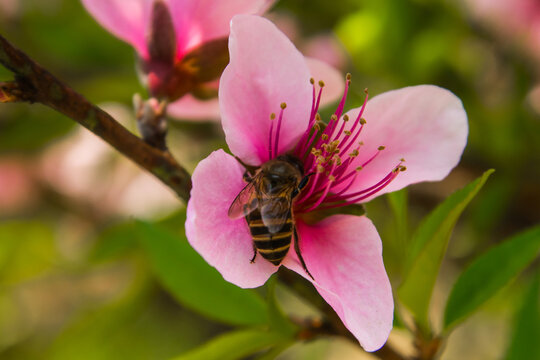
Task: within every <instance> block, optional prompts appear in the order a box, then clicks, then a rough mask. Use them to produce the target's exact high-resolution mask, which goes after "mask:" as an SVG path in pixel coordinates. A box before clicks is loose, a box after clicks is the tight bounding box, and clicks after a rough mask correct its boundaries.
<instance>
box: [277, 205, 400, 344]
mask: <svg viewBox="0 0 540 360" xmlns="http://www.w3.org/2000/svg"><path fill="white" fill-rule="evenodd" d="M297 228H298V234H299V237H300V248H301V253H302V257H303V258H304V260H305V262H306V265H307V268H308V270H309V271H310V272H311V274H312V275H313V277H314V278H315V281H313V280H312V279H311V278H310V277H309V276H307V274H306V273H305V271H304V270H303V269H302V267H301V265H300V264H299V262H298V260H297V257H296V254H295V253H294V251H291V252H289V254H290V255H288V256H287V258H286V259H285V261H284V263H283V264H284V265H285V266H287V267H288V268H290V269H292V270H294V271H296V272H297V273H299V274H300V275H302V276H304V277H305V278H306V279H308V280H310V281H312V282H313V285H315V288H316V289H317V291H318V292H319V293H320V294H321V296H322V297H323V298H324V299H325V300H326V301H327V302H328V304H330V305H331V306H332V308H334V310H335V311H336V313H337V314H338V315H339V317H340V318H341V320H342V321H343V323H344V324H345V326H346V327H347V329H349V330H350V331H351V333H352V334H353V335H354V336H355V337H356V338H357V339H358V341H359V342H360V344H361V345H362V347H363V348H364V349H365V350H366V351H375V350H377V349H379V348H380V347H381V346H382V345H384V343H385V342H386V340H387V338H388V335H389V334H390V330H391V329H392V320H393V315H394V303H393V300H392V289H391V287H390V282H389V280H388V276H387V275H386V271H385V269H384V264H383V258H382V243H381V239H380V237H379V234H378V233H377V230H376V229H375V226H374V225H373V223H372V222H371V221H370V220H369V219H368V218H367V217H365V216H352V215H334V216H331V217H328V218H326V219H324V220H322V221H321V222H319V223H316V224H314V225H307V224H305V223H304V222H302V221H297Z"/></svg>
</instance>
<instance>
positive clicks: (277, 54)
mask: <svg viewBox="0 0 540 360" xmlns="http://www.w3.org/2000/svg"><path fill="white" fill-rule="evenodd" d="M229 52H230V59H231V60H230V63H229V65H228V66H227V68H226V69H225V71H224V72H223V75H222V77H221V82H220V87H219V104H220V110H221V116H222V124H223V130H224V131H225V135H226V140H227V144H228V145H229V148H230V149H231V151H232V153H233V154H234V155H236V156H238V157H239V158H240V159H242V160H243V161H244V162H246V163H248V164H250V165H259V164H261V163H263V162H265V161H267V160H268V158H269V156H268V147H269V140H268V139H269V132H270V124H271V121H274V122H275V124H274V125H276V124H277V118H276V120H270V114H271V113H275V114H276V115H278V117H279V113H280V110H281V109H280V104H281V103H282V102H285V103H286V104H287V108H286V109H285V110H284V117H283V123H282V126H281V131H280V134H279V149H278V153H279V154H281V153H283V152H286V151H288V150H290V149H291V148H292V147H293V146H294V144H295V143H296V142H297V141H298V138H299V137H300V136H301V135H302V134H303V133H304V131H305V130H306V128H307V125H308V122H309V116H310V111H311V102H312V98H313V96H312V87H311V84H310V83H309V79H310V74H309V70H308V67H307V65H306V62H305V60H304V57H303V56H302V54H300V52H299V51H298V50H297V49H296V48H295V47H294V45H293V44H292V43H291V42H290V41H289V39H287V37H285V35H283V33H281V32H280V31H279V30H278V29H277V28H276V27H275V25H274V24H272V23H271V22H270V21H268V20H266V19H264V18H261V17H258V16H253V15H237V16H235V17H234V18H233V20H232V22H231V35H230V38H229ZM276 127H277V126H276ZM274 133H275V131H274Z"/></svg>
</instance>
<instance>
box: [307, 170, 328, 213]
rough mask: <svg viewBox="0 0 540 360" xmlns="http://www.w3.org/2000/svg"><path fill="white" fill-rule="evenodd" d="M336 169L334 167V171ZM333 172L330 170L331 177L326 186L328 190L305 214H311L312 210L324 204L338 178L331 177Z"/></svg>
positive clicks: (325, 190)
mask: <svg viewBox="0 0 540 360" xmlns="http://www.w3.org/2000/svg"><path fill="white" fill-rule="evenodd" d="M334 168H335V165H334V166H333V167H332V170H333V169H334ZM332 170H330V175H328V183H327V184H326V188H325V189H324V192H323V193H322V194H321V196H319V198H318V199H317V201H316V202H315V203H314V204H313V205H311V206H310V207H309V208H307V209H306V210H304V211H305V212H310V211H311V210H313V209H315V208H316V207H317V206H319V205H320V204H321V203H322V202H323V200H324V199H325V198H326V196H327V195H328V192H329V191H330V188H331V187H332V185H333V183H334V181H335V180H336V178H335V177H334V176H333V175H331V173H332Z"/></svg>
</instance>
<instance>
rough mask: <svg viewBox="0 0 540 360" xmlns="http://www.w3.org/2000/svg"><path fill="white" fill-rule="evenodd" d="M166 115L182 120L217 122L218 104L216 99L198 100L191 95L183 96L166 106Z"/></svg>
mask: <svg viewBox="0 0 540 360" xmlns="http://www.w3.org/2000/svg"><path fill="white" fill-rule="evenodd" d="M167 114H169V115H170V116H172V117H175V118H179V119H182V120H195V121H198V120H212V121H218V120H219V102H218V99H217V98H213V99H210V100H199V99H197V98H195V97H193V96H192V95H184V96H183V97H182V98H180V99H179V100H177V101H175V102H173V103H171V104H169V106H167Z"/></svg>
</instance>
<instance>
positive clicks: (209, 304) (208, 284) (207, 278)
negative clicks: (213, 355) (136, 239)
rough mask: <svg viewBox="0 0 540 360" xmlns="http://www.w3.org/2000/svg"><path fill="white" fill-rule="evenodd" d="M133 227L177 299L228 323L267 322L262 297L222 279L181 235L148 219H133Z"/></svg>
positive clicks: (158, 276) (161, 276)
mask: <svg viewBox="0 0 540 360" xmlns="http://www.w3.org/2000/svg"><path fill="white" fill-rule="evenodd" d="M137 228H138V230H139V234H140V240H141V243H142V246H143V248H144V249H145V251H146V253H147V255H148V257H149V259H150V263H151V266H152V268H153V270H154V273H155V274H156V276H157V278H158V279H159V280H160V282H161V283H162V284H163V286H164V287H165V288H166V289H167V290H168V291H169V292H170V293H171V294H172V295H173V296H174V297H175V298H176V299H177V300H178V301H179V302H180V303H182V304H184V305H185V306H187V307H189V308H191V309H193V310H196V311H198V312H200V313H202V314H204V315H206V316H208V317H210V318H212V319H215V320H218V321H222V322H225V323H228V324H233V325H256V324H266V323H267V321H268V316H267V310H266V306H265V303H264V301H263V300H262V298H261V297H260V296H259V295H257V294H256V293H255V292H254V291H253V290H244V289H240V288H239V287H237V286H235V285H233V284H231V283H228V282H226V281H225V280H224V279H223V277H222V276H221V275H220V274H219V272H218V271H217V270H216V269H214V268H212V267H211V266H210V265H208V264H207V263H206V262H205V261H204V260H203V259H202V258H201V257H200V255H199V254H198V253H197V252H196V251H195V250H193V248H192V247H191V246H190V245H189V244H188V242H187V241H186V239H185V238H182V237H177V236H174V235H172V234H171V233H169V232H167V231H165V230H163V229H161V228H159V227H157V226H154V225H151V224H148V223H143V222H137Z"/></svg>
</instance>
